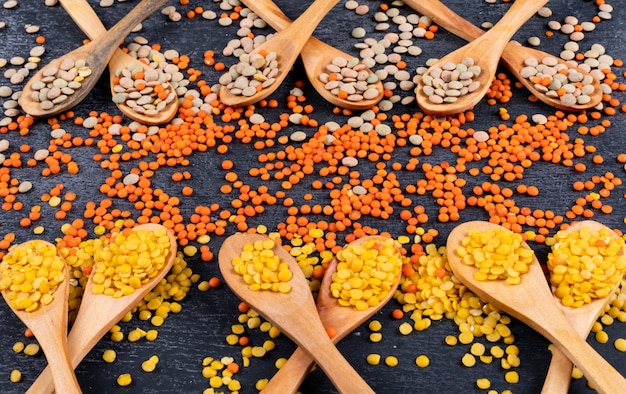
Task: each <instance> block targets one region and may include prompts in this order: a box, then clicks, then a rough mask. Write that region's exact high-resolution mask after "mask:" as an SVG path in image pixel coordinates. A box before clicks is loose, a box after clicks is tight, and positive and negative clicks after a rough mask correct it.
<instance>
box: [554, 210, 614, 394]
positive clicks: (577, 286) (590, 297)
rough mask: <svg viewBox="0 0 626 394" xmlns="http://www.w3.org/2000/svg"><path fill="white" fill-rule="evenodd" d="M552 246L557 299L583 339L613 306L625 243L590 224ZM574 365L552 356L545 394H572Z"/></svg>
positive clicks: (584, 223) (566, 233)
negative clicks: (569, 391)
mask: <svg viewBox="0 0 626 394" xmlns="http://www.w3.org/2000/svg"><path fill="white" fill-rule="evenodd" d="M547 244H550V245H551V252H550V253H549V254H548V269H549V271H550V284H551V285H552V293H553V294H554V296H555V297H556V300H557V305H558V307H559V308H560V309H561V312H563V314H564V315H565V317H566V318H567V320H568V321H569V322H570V323H571V325H572V326H573V327H574V328H575V329H576V331H577V332H578V333H579V335H580V336H581V337H582V338H586V337H587V335H589V332H590V331H591V328H592V326H593V324H594V323H595V322H596V320H597V319H598V316H600V315H601V314H602V313H603V312H604V311H605V307H606V306H607V304H608V303H609V302H610V301H611V299H612V296H614V294H615V291H616V290H617V288H618V287H619V285H620V283H621V281H622V277H623V273H624V270H625V269H626V254H625V253H626V252H625V250H624V239H623V238H621V237H619V236H618V235H617V234H616V233H615V232H614V231H612V230H611V229H609V228H608V227H606V226H604V225H603V224H601V223H598V222H595V221H592V220H585V221H582V222H577V223H575V224H573V225H572V226H570V227H568V228H567V229H566V230H562V231H559V232H558V233H557V234H556V235H555V236H554V237H553V238H551V239H549V240H548V242H547ZM572 367H573V365H572V363H571V361H570V360H569V359H568V358H567V357H566V356H565V355H564V354H563V353H562V352H561V351H560V350H559V349H558V348H555V349H554V350H553V351H552V359H551V360H550V368H549V369H548V375H547V376H546V380H545V382H544V385H543V388H542V392H543V393H546V394H548V393H550V394H556V393H567V392H568V387H569V384H570V380H571V377H572Z"/></svg>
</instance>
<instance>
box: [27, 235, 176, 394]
mask: <svg viewBox="0 0 626 394" xmlns="http://www.w3.org/2000/svg"><path fill="white" fill-rule="evenodd" d="M176 249H177V244H176V238H175V237H174V235H173V234H172V233H171V231H169V230H167V229H166V228H165V227H163V226H161V225H160V224H152V223H151V224H142V225H139V226H136V227H134V228H132V229H126V230H124V231H122V232H120V233H119V234H116V235H114V236H113V237H112V239H110V240H108V239H102V240H100V241H98V242H97V245H96V246H95V247H94V258H93V259H94V265H93V268H92V271H91V274H90V276H89V280H88V281H87V284H86V286H85V289H84V293H83V299H82V301H81V304H80V309H79V310H78V314H77V315H76V320H75V321H74V324H73V325H72V330H71V331H70V333H69V335H68V336H67V343H68V351H69V356H70V362H71V366H72V367H73V368H76V366H78V364H80V362H81V361H82V359H83V358H84V357H85V356H86V355H87V353H89V351H90V350H91V349H92V348H93V347H94V346H95V345H96V343H98V341H100V339H101V338H102V336H103V335H104V334H105V333H106V332H108V331H109V329H111V327H112V326H113V325H114V324H116V323H117V322H119V321H120V320H121V318H122V317H123V316H124V315H125V314H126V313H127V312H128V311H130V310H131V309H132V308H134V307H135V306H136V305H137V303H138V302H139V301H141V300H142V299H143V297H144V296H145V295H146V294H147V293H148V292H149V291H150V290H152V289H153V288H154V287H155V286H156V285H158V284H159V282H160V281H161V279H163V277H164V276H165V275H166V274H167V273H168V272H169V271H170V268H171V267H172V265H173V264H174V260H175V258H176V251H177V250H176ZM116 283H118V284H120V285H119V286H116ZM51 372H52V371H50V369H49V368H46V369H44V371H43V372H42V373H41V375H39V377H38V378H37V379H36V380H35V382H34V383H33V384H32V386H31V387H30V388H29V390H28V393H37V394H41V393H52V392H53V391H54V386H52V384H51V382H52V381H51ZM56 391H57V392H59V390H56Z"/></svg>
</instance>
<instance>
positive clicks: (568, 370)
mask: <svg viewBox="0 0 626 394" xmlns="http://www.w3.org/2000/svg"><path fill="white" fill-rule="evenodd" d="M584 227H586V228H588V229H590V230H593V231H599V230H601V229H608V227H606V226H605V225H603V224H601V223H598V222H596V221H593V220H585V221H582V222H576V223H575V224H572V225H571V226H570V227H569V228H568V229H567V230H566V231H568V232H570V231H579V230H580V229H582V228H584ZM611 235H612V236H614V237H615V238H617V237H618V235H617V234H615V233H614V232H611ZM624 253H626V252H625V251H624V248H622V249H621V251H620V254H621V255H622V256H623V255H624ZM619 285H620V282H617V283H616V284H615V286H613V291H611V292H610V293H609V295H607V296H606V297H604V298H596V299H594V300H593V301H591V302H590V303H588V304H585V305H583V306H581V307H579V308H571V307H567V306H564V305H563V304H562V303H561V300H560V299H559V298H556V296H555V300H556V303H557V307H558V308H559V309H560V310H561V312H562V313H563V315H565V318H566V319H567V321H569V322H570V324H571V325H572V327H574V329H575V330H576V331H577V332H578V334H579V335H580V336H581V338H587V335H589V332H590V331H591V327H592V326H593V323H595V322H596V320H597V319H598V317H599V316H600V315H601V314H602V312H604V309H605V307H606V305H607V304H608V303H609V301H610V300H611V297H612V296H613V295H614V294H615V291H616V290H617V288H618V287H619ZM552 291H553V292H554V288H553V289H552ZM572 367H573V365H572V362H571V361H570V360H569V359H568V358H567V357H566V356H565V355H564V354H563V353H562V352H561V351H560V350H559V349H558V348H554V350H553V351H552V360H550V367H549V368H548V375H547V376H546V380H545V381H544V384H543V388H542V390H541V392H542V393H545V394H558V393H562V394H567V391H568V388H569V385H570V381H571V378H572Z"/></svg>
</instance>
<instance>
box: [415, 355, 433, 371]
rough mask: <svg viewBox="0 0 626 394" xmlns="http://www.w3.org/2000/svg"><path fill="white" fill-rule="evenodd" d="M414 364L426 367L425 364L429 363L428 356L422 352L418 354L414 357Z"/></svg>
mask: <svg viewBox="0 0 626 394" xmlns="http://www.w3.org/2000/svg"><path fill="white" fill-rule="evenodd" d="M415 364H416V365H417V366H418V367H420V368H426V367H427V366H429V365H430V359H429V358H428V356H426V355H424V354H420V355H419V356H417V358H416V359H415Z"/></svg>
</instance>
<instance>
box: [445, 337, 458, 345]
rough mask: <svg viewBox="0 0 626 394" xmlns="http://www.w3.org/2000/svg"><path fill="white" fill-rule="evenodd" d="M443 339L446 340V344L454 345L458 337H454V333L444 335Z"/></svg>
mask: <svg viewBox="0 0 626 394" xmlns="http://www.w3.org/2000/svg"><path fill="white" fill-rule="evenodd" d="M444 341H445V342H446V344H447V345H450V346H454V345H456V344H457V342H458V338H457V337H455V336H454V335H446V338H445V339H444Z"/></svg>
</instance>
